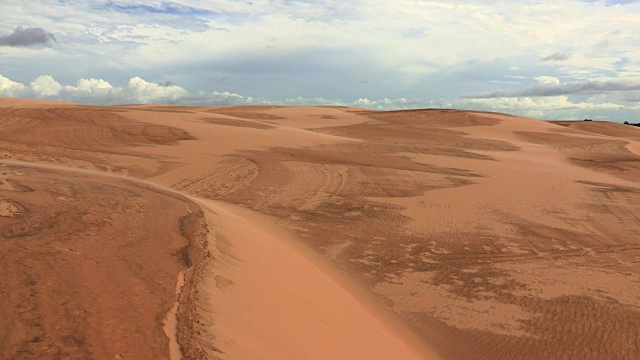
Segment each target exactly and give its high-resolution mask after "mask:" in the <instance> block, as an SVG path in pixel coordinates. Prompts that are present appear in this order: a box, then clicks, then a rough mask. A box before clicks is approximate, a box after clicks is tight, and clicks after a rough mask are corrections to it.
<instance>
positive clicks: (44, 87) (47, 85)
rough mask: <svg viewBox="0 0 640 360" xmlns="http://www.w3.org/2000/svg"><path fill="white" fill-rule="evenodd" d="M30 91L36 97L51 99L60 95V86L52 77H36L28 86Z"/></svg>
mask: <svg viewBox="0 0 640 360" xmlns="http://www.w3.org/2000/svg"><path fill="white" fill-rule="evenodd" d="M30 87H31V91H32V92H33V93H34V94H35V95H36V96H37V97H53V96H57V95H58V94H60V91H61V90H62V86H61V85H60V83H59V82H57V81H56V80H55V79H54V78H53V77H52V76H49V75H44V76H38V77H37V78H36V79H35V80H33V82H32V83H31V84H30Z"/></svg>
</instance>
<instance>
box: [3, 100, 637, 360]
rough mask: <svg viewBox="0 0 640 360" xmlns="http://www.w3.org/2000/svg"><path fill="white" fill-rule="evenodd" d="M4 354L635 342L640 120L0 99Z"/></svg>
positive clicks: (367, 350)
mask: <svg viewBox="0 0 640 360" xmlns="http://www.w3.org/2000/svg"><path fill="white" fill-rule="evenodd" d="M0 267H1V269H2V272H0V294H2V296H1V297H0V358H1V359H32V358H37V359H87V358H94V359H154V360H155V359H170V360H177V359H443V360H449V359H461V360H462V359H464V360H473V359H523V360H526V359H581V360H582V359H639V358H640V128H636V127H632V126H626V125H620V124H613V123H603V122H595V121H594V122H544V121H539V120H533V119H527V118H522V117H515V116H509V115H504V114H493V113H480V112H471V111H456V110H412V111H392V112H374V111H368V110H363V109H353V108H339V107H335V108H332V107H185V106H164V105H144V106H142V105H140V106H111V107H99V106H86V105H77V104H66V103H56V102H45V101H34V100H19V99H0Z"/></svg>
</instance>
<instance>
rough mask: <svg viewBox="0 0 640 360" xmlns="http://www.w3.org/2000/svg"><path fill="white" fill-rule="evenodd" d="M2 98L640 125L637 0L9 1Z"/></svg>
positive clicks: (2, 34) (1, 53)
mask: <svg viewBox="0 0 640 360" xmlns="http://www.w3.org/2000/svg"><path fill="white" fill-rule="evenodd" d="M0 14H3V15H2V21H1V22H0V97H27V98H39V99H50V100H62V101H70V102H80V103H89V104H125V103H169V104H187V105H262V104H284V105H345V106H356V107H364V108H371V109H380V110H391V109H409V108H456V109H474V110H487V111H497V112H504V113H511V114H517V115H524V116H530V117H534V118H540V119H585V118H589V119H594V120H609V121H618V122H622V121H630V122H640V0H618V1H616V0H602V1H600V0H598V1H596V0H565V1H561V0H560V1H558V0H556V1H547V0H538V1H533V0H531V1H528V0H510V1H498V0H483V1H476V0H461V1H428V0H342V1H340V0H266V1H261V0H251V1H243V0H208V1H207V0H174V1H165V0H139V1H129V0H29V1H24V0H2V1H1V2H0Z"/></svg>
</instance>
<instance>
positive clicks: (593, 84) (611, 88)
mask: <svg viewBox="0 0 640 360" xmlns="http://www.w3.org/2000/svg"><path fill="white" fill-rule="evenodd" d="M536 79H538V80H539V82H538V83H537V84H535V85H533V86H530V87H527V88H524V89H520V90H513V91H494V92H491V93H488V94H482V95H477V96H465V98H485V99H486V98H501V97H523V96H558V95H570V94H596V93H599V94H602V93H608V92H625V91H634V90H640V78H622V79H606V80H583V81H571V82H566V83H561V82H560V81H559V80H558V79H557V78H554V77H549V76H540V77H538V78H536Z"/></svg>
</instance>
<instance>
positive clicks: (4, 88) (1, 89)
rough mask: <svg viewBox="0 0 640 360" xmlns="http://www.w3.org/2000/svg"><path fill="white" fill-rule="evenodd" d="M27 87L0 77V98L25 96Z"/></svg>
mask: <svg viewBox="0 0 640 360" xmlns="http://www.w3.org/2000/svg"><path fill="white" fill-rule="evenodd" d="M24 89H25V86H24V85H22V84H20V83H17V82H15V81H11V80H10V79H7V78H6V77H4V76H2V75H0V96H7V97H18V96H20V95H22V94H23V92H24Z"/></svg>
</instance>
